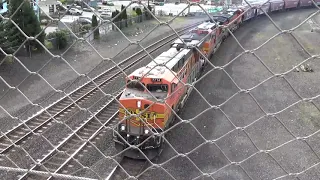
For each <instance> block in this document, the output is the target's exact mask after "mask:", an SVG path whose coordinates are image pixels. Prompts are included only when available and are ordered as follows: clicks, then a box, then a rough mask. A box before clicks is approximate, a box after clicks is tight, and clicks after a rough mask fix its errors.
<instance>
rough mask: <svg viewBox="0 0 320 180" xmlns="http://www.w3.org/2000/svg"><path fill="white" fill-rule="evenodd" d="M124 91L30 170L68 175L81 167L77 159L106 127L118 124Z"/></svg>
mask: <svg viewBox="0 0 320 180" xmlns="http://www.w3.org/2000/svg"><path fill="white" fill-rule="evenodd" d="M121 93H122V91H120V92H118V95H117V96H116V97H115V98H112V99H111V100H110V101H109V102H108V103H107V104H106V105H105V106H103V107H102V108H101V109H100V110H98V112H96V113H95V114H94V116H91V117H90V118H88V119H87V120H86V121H85V122H84V123H83V124H81V125H79V127H78V128H77V129H76V130H75V131H74V132H73V133H72V134H70V135H69V136H68V137H67V138H66V139H65V140H63V141H62V142H60V144H59V145H58V146H57V147H56V148H55V149H53V150H51V151H50V152H49V153H48V154H47V155H46V156H45V157H43V158H42V159H41V160H39V161H38V164H37V165H34V166H33V167H32V168H31V169H30V170H34V171H45V172H46V171H48V172H51V173H67V172H68V169H69V170H70V168H71V170H72V172H74V171H75V170H74V168H79V166H81V165H80V164H79V163H77V161H75V160H74V159H76V158H77V157H79V156H81V153H83V152H85V149H86V148H90V147H91V146H92V145H91V143H94V140H95V139H96V138H97V137H98V136H99V134H100V133H103V129H104V127H110V128H112V126H113V123H116V122H117V121H116V118H117V117H116V116H117V113H118V102H117V101H116V98H118V97H119V96H120V95H121ZM90 142H91V143H90ZM51 178H52V177H49V178H48V177H44V176H40V175H35V174H28V173H25V174H24V175H22V176H20V178H19V179H20V180H22V179H28V180H31V179H35V180H41V179H51Z"/></svg>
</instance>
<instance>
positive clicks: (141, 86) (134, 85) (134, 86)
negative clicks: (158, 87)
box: [127, 80, 144, 91]
mask: <svg viewBox="0 0 320 180" xmlns="http://www.w3.org/2000/svg"><path fill="white" fill-rule="evenodd" d="M127 88H130V89H135V90H138V91H144V84H143V83H141V82H137V81H130V80H128V82H127Z"/></svg>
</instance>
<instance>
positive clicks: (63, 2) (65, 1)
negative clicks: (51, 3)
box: [59, 0, 67, 4]
mask: <svg viewBox="0 0 320 180" xmlns="http://www.w3.org/2000/svg"><path fill="white" fill-rule="evenodd" d="M59 1H60V2H61V3H62V4H66V3H67V0H59Z"/></svg>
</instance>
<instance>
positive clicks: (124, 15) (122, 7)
mask: <svg viewBox="0 0 320 180" xmlns="http://www.w3.org/2000/svg"><path fill="white" fill-rule="evenodd" d="M122 10H123V12H122V14H121V19H122V20H125V26H126V27H128V24H127V19H128V14H127V9H126V8H125V7H124V6H123V5H121V11H122Z"/></svg>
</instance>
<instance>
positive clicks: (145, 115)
mask: <svg viewBox="0 0 320 180" xmlns="http://www.w3.org/2000/svg"><path fill="white" fill-rule="evenodd" d="M128 111H129V113H130V114H128V112H127V111H125V113H126V115H127V116H130V115H139V117H140V118H144V119H151V118H154V117H156V113H155V112H144V113H142V114H140V113H141V112H140V110H139V109H135V110H133V109H128ZM139 117H137V119H139V120H140V118H139Z"/></svg>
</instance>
